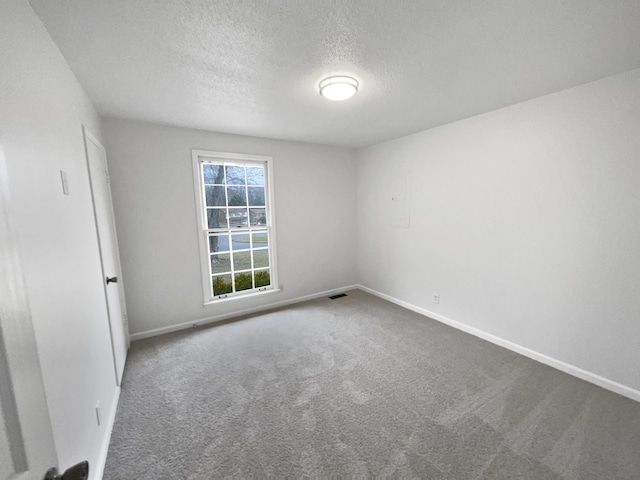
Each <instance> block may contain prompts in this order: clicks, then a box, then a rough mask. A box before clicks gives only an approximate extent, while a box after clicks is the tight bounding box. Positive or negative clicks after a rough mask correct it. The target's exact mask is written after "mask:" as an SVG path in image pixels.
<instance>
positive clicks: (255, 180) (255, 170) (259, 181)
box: [247, 167, 264, 185]
mask: <svg viewBox="0 0 640 480" xmlns="http://www.w3.org/2000/svg"><path fill="white" fill-rule="evenodd" d="M247 185H264V168H262V167H247Z"/></svg>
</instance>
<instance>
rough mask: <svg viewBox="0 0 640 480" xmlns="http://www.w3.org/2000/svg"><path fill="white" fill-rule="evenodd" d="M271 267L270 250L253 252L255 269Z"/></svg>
mask: <svg viewBox="0 0 640 480" xmlns="http://www.w3.org/2000/svg"><path fill="white" fill-rule="evenodd" d="M268 266H269V250H267V249H264V250H254V251H253V268H264V267H268Z"/></svg>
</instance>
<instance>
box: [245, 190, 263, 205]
mask: <svg viewBox="0 0 640 480" xmlns="http://www.w3.org/2000/svg"><path fill="white" fill-rule="evenodd" d="M249 205H251V206H256V207H262V206H264V187H249Z"/></svg>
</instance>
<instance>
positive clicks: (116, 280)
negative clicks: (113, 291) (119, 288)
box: [107, 277, 118, 285]
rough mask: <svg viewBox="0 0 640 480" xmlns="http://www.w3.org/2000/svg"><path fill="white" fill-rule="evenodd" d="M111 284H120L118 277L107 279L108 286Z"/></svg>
mask: <svg viewBox="0 0 640 480" xmlns="http://www.w3.org/2000/svg"><path fill="white" fill-rule="evenodd" d="M110 283H118V277H111V278H109V277H107V285H109V284H110Z"/></svg>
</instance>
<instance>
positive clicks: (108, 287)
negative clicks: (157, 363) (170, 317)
mask: <svg viewBox="0 0 640 480" xmlns="http://www.w3.org/2000/svg"><path fill="white" fill-rule="evenodd" d="M84 141H85V148H86V153H87V164H88V166H89V177H90V179H91V194H92V196H93V212H94V214H95V217H96V228H97V231H98V243H99V246H100V258H101V261H102V279H103V282H104V291H105V296H106V299H107V310H108V313H109V330H110V332H111V347H112V349H113V365H114V368H115V374H116V384H117V385H120V381H121V380H122V372H123V371H124V364H125V361H126V359H127V348H128V347H129V331H128V327H127V325H126V314H125V310H124V290H123V289H122V274H121V273H120V257H119V255H118V241H117V238H116V226H115V221H114V218H113V203H112V202H111V188H110V187H109V171H108V169H107V156H106V153H105V150H104V148H103V147H102V145H101V144H100V142H98V140H97V139H96V138H95V137H94V136H93V135H91V133H90V132H89V131H87V129H86V128H85V129H84Z"/></svg>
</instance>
